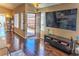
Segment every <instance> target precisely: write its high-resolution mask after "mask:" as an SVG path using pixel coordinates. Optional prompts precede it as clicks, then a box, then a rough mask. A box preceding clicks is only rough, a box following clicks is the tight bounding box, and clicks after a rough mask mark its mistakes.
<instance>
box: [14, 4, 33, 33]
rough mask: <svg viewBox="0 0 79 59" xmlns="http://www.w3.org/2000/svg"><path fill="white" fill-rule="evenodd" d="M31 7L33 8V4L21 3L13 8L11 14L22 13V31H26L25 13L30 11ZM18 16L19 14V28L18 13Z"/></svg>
mask: <svg viewBox="0 0 79 59" xmlns="http://www.w3.org/2000/svg"><path fill="white" fill-rule="evenodd" d="M33 9H34V8H33V6H32V5H31V4H29V3H27V4H25V3H24V4H21V5H20V6H18V7H16V8H15V9H14V12H13V14H15V13H23V22H24V24H23V28H24V32H26V28H27V16H26V13H29V12H31V11H32V10H33ZM19 16H20V17H19V20H20V21H19V28H21V15H19Z"/></svg>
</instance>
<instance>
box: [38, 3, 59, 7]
mask: <svg viewBox="0 0 79 59" xmlns="http://www.w3.org/2000/svg"><path fill="white" fill-rule="evenodd" d="M57 4H60V3H41V4H39V8H44V7H49V6H54V5H57Z"/></svg>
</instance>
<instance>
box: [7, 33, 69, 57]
mask: <svg viewBox="0 0 79 59" xmlns="http://www.w3.org/2000/svg"><path fill="white" fill-rule="evenodd" d="M14 35H15V33H12V32H7V39H8V40H7V44H10V47H9V51H11V52H13V51H16V49H15V48H14V46H13V40H14ZM15 36H18V35H15ZM18 37H19V40H20V43H19V46H20V47H19V49H23V51H24V52H25V54H26V56H27V55H28V56H67V54H66V53H64V52H62V51H60V50H58V49H56V48H55V47H52V46H50V45H49V44H48V43H44V40H43V39H37V38H34V36H33V37H28V38H27V39H23V38H21V37H20V36H18ZM24 46H25V47H24Z"/></svg>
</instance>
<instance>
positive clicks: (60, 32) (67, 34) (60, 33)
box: [40, 3, 79, 39]
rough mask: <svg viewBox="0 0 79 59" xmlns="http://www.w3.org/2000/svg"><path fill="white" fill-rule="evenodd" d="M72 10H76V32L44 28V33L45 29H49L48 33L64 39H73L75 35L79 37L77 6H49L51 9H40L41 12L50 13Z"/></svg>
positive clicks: (78, 6)
mask: <svg viewBox="0 0 79 59" xmlns="http://www.w3.org/2000/svg"><path fill="white" fill-rule="evenodd" d="M73 8H77V9H78V11H77V21H76V22H77V23H76V26H77V27H76V31H71V30H65V29H60V28H51V27H46V28H45V29H46V31H45V32H47V29H50V32H51V33H52V34H55V35H58V36H62V37H66V38H71V37H73V38H74V39H75V36H76V35H79V4H75V3H72V4H68V3H67V4H66V3H65V4H58V5H55V6H51V7H47V8H43V9H40V10H41V12H51V11H57V10H65V9H73Z"/></svg>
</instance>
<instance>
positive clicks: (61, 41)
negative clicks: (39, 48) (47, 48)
mask: <svg viewBox="0 0 79 59" xmlns="http://www.w3.org/2000/svg"><path fill="white" fill-rule="evenodd" d="M69 41H70V40H69V39H67V38H64V37H60V36H56V35H45V36H44V42H48V43H49V44H50V45H51V46H53V47H55V48H57V49H59V50H61V51H63V52H65V53H67V54H71V53H72V49H71V48H69Z"/></svg>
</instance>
